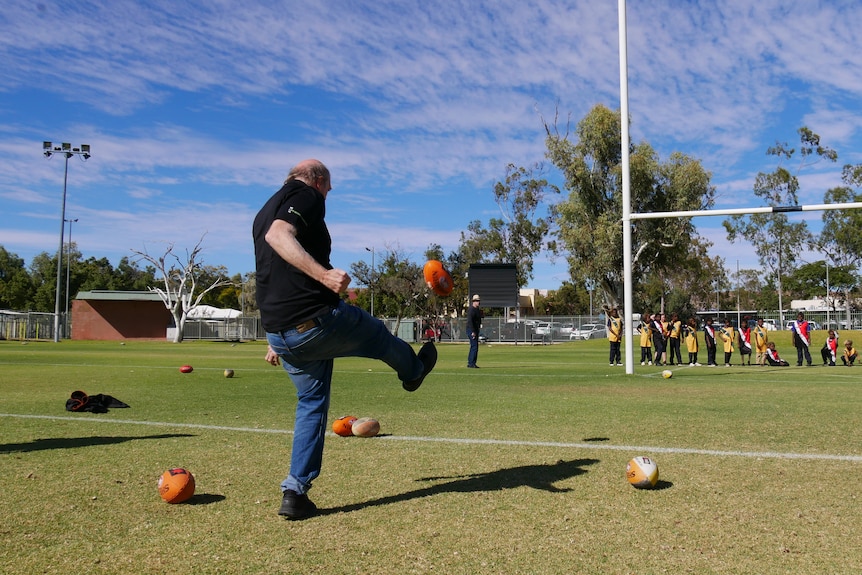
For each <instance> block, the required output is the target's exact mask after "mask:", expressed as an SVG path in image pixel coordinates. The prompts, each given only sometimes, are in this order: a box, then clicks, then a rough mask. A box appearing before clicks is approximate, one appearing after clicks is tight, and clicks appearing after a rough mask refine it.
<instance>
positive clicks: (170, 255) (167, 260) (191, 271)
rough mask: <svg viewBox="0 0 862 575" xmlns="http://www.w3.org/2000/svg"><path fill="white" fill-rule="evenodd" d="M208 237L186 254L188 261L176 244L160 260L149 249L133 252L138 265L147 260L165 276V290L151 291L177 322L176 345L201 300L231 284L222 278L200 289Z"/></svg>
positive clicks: (163, 280)
mask: <svg viewBox="0 0 862 575" xmlns="http://www.w3.org/2000/svg"><path fill="white" fill-rule="evenodd" d="M205 236H206V234H204V235H203V236H201V239H200V240H198V243H197V244H196V245H195V247H194V249H192V250H191V251H188V250H186V257H185V258H181V257H180V256H178V255H177V254H176V253H174V244H169V245H168V247H167V249H166V250H165V252H164V254H162V255H161V256H159V257H155V256H153V255H150V253H149V252H147V249H146V247H145V248H144V250H143V251H139V250H132V253H134V254H135V255H136V256H137V258H136V261H140V260H145V261H147V262H149V263H151V264H152V265H153V266H155V268H156V270H157V271H158V272H159V273H160V274H161V276H162V282H163V283H164V287H148V288H147V289H148V290H149V291H151V292H154V293H157V294H159V297H160V298H161V299H162V302H163V303H164V304H165V307H166V308H167V309H168V311H169V312H171V315H172V316H173V318H174V325H175V326H176V331H175V332H174V338H173V342H174V343H180V342H181V341H183V327H184V326H185V324H186V318H187V317H188V314H189V312H190V311H192V310H193V309H195V308H196V307H197V306H198V304H200V302H201V299H202V298H203V297H204V296H205V295H206V294H207V293H208V292H210V291H212V290H214V289H216V288H218V287H221V286H224V285H230V284H231V283H232V282H231V281H230V280H229V279H227V278H223V277H221V276H219V277H217V278H216V279H215V280H213V281H212V283H210V285H209V286H207V287H204V288H203V289H201V286H199V285H198V276H199V273H200V270H201V269H202V268H203V261H201V260H199V259H198V258H199V257H200V253H201V250H202V249H203V248H202V246H201V244H202V243H203V241H204V237H205Z"/></svg>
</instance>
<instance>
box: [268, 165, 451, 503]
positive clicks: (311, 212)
mask: <svg viewBox="0 0 862 575" xmlns="http://www.w3.org/2000/svg"><path fill="white" fill-rule="evenodd" d="M331 189H332V186H331V179H330V174H329V170H328V169H327V168H326V166H324V165H323V163H321V162H320V161H318V160H304V161H302V162H300V163H299V164H297V165H296V167H294V168H293V169H292V170H291V171H290V173H289V174H288V176H287V179H286V180H285V182H284V185H283V186H282V188H281V189H280V190H279V191H278V192H276V193H275V194H274V195H273V196H272V197H271V198H270V199H269V200H268V201H267V202H266V203H265V204H264V206H263V208H261V210H260V212H258V214H257V217H255V220H254V226H253V229H252V234H253V236H254V252H255V263H256V270H257V277H256V281H257V304H258V308H259V309H260V317H261V323H262V324H263V327H264V329H265V330H266V337H267V341H268V343H269V348H268V350H267V353H266V361H267V362H269V363H270V364H272V365H278V364H279V363H282V362H283V364H284V369H285V371H287V373H288V375H289V376H290V378H291V380H292V381H293V384H294V386H295V387H296V391H297V404H296V419H295V423H294V432H293V450H292V452H291V459H290V472H289V475H288V476H287V478H286V479H285V480H284V481H283V482H282V484H281V488H282V493H283V497H282V504H281V509H280V510H279V515H282V516H284V517H286V518H288V519H301V518H303V517H307V516H309V515H312V514H314V512H315V511H316V509H317V508H316V506H315V505H314V503H312V502H311V501H310V500H309V498H308V495H307V492H308V490H309V489H311V483H312V481H313V480H314V479H315V478H316V477H317V476H318V475H319V474H320V469H321V465H322V462H323V443H324V435H325V433H326V430H327V415H328V412H329V398H330V385H331V382H332V371H333V364H334V361H333V360H334V358H336V357H348V356H354V357H368V358H373V359H380V360H382V361H384V362H385V363H386V364H387V365H389V366H390V367H392V369H394V370H395V372H396V373H397V374H398V377H399V378H400V379H401V382H402V386H403V388H404V389H405V390H407V391H415V390H416V389H418V388H419V386H420V385H421V384H422V381H423V379H424V378H425V376H426V375H428V373H429V372H430V371H431V370H432V369H433V368H434V364H435V362H436V361H437V351H436V349H435V348H434V344H433V343H431V342H429V343H426V344H425V345H424V346H423V347H422V349H421V350H420V351H419V354H418V356H417V354H416V353H415V352H414V351H413V348H412V347H410V345H409V344H407V343H406V342H404V341H402V340H400V339H398V338H397V337H395V336H393V335H392V334H391V333H390V332H389V330H387V329H386V326H385V325H384V324H383V322H381V321H380V320H377V319H375V318H373V317H372V316H371V315H369V314H368V313H366V312H365V311H364V310H362V309H360V308H358V307H355V306H351V305H348V304H346V303H344V301H342V299H341V298H340V294H341V293H342V292H344V291H345V290H346V289H347V286H348V285H349V284H350V276H349V275H347V273H346V272H345V271H344V270H340V269H337V268H333V267H332V265H331V264H330V261H329V256H330V251H331V238H330V235H329V230H328V229H327V227H326V222H325V221H324V218H325V216H326V203H325V200H326V196H327V194H328V193H329V191H330V190H331Z"/></svg>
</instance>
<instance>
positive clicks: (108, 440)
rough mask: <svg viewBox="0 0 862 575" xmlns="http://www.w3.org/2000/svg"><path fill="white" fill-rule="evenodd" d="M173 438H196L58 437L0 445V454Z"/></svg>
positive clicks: (180, 435)
mask: <svg viewBox="0 0 862 575" xmlns="http://www.w3.org/2000/svg"><path fill="white" fill-rule="evenodd" d="M171 437H194V435H192V434H189V433H163V434H159V435H144V436H134V437H108V436H101V435H97V436H95V437H56V438H49V439H34V440H33V441H30V442H27V443H5V444H0V453H27V452H29V451H44V450H47V449H76V448H78V447H92V446H94V445H113V444H115V443H125V442H127V441H137V440H139V439H168V438H171Z"/></svg>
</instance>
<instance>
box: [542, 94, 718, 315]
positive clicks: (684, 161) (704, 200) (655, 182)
mask: <svg viewBox="0 0 862 575" xmlns="http://www.w3.org/2000/svg"><path fill="white" fill-rule="evenodd" d="M620 127H621V119H620V113H619V111H613V110H611V109H609V108H607V107H605V106H602V105H597V106H595V107H594V108H593V109H592V110H590V112H589V113H588V114H587V115H586V116H585V117H584V118H583V119H582V120H581V121H580V122H579V123H578V124H577V126H576V128H575V130H574V133H569V131H568V126H567V127H566V130H565V131H564V132H562V133H561V132H560V131H559V129H558V126H557V125H556V122H555V123H554V125H550V124H547V123H546V124H545V131H546V134H547V137H546V139H545V142H546V147H547V152H546V155H547V157H548V158H549V159H550V161H551V162H552V163H553V164H554V166H556V167H557V168H558V169H559V170H560V171H561V172H562V175H563V177H564V180H565V184H564V188H565V191H566V192H568V195H567V197H565V198H563V199H562V200H561V201H560V202H559V203H558V204H556V205H555V206H554V212H553V215H554V218H555V223H556V232H555V234H556V238H557V239H558V240H559V241H558V243H557V247H558V249H559V252H560V253H562V254H563V255H564V256H565V258H566V260H567V262H568V265H569V271H570V273H571V275H572V279H573V280H574V281H575V282H581V281H584V280H587V279H589V280H592V281H594V282H596V286H597V288H598V289H599V291H600V293H601V294H602V296H603V298H604V302H605V306H606V307H619V305H620V302H621V301H622V299H623V231H622V223H621V220H622V211H623V205H622V147H621V137H620ZM629 152H630V162H629V165H630V182H631V203H632V211H633V212H665V211H680V210H699V209H706V208H708V207H710V206H712V205H713V201H714V196H715V188H714V187H713V186H712V185H711V183H710V178H711V175H710V173H709V172H707V171H706V170H705V169H704V168H703V166H702V165H701V163H700V161H699V160H696V159H694V158H691V157H689V156H687V155H685V154H682V153H680V152H674V153H672V154H671V155H670V157H669V158H668V159H666V160H662V159H661V158H660V157H659V154H658V153H657V152H656V151H655V150H654V149H653V148H652V146H651V145H650V144H649V143H647V142H640V143H638V144H632V145H631V146H630V150H629ZM697 237H698V236H697V232H696V230H695V228H694V226H693V224H692V223H691V218H667V219H646V220H638V221H637V224H636V225H635V226H634V227H633V233H632V241H633V248H634V251H635V257H634V258H633V259H634V262H633V279H634V282H635V292H637V291H638V289H639V286H642V285H644V284H645V283H647V282H648V281H650V280H652V279H654V278H655V277H656V276H659V275H662V274H664V275H668V273H669V272H670V271H672V270H676V269H678V268H679V267H680V263H681V262H682V261H684V260H688V259H689V258H688V255H689V254H690V252H691V249H692V246H693V245H694V240H695V239H696V238H697Z"/></svg>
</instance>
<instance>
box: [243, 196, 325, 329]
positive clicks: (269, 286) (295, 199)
mask: <svg viewBox="0 0 862 575" xmlns="http://www.w3.org/2000/svg"><path fill="white" fill-rule="evenodd" d="M325 216H326V202H325V200H324V197H323V195H322V194H321V193H320V192H318V191H317V190H315V189H314V188H312V187H311V186H308V185H306V184H304V183H303V182H300V181H298V180H292V181H290V182H287V183H286V184H285V185H284V186H282V188H281V189H280V190H279V191H278V192H276V193H275V194H274V195H273V196H272V197H271V198H270V199H269V200H268V201H267V202H266V203H265V204H264V206H263V207H262V208H261V209H260V211H259V212H258V214H257V216H256V217H255V218H254V225H253V227H252V235H253V236H254V257H255V264H256V267H257V273H256V282H257V307H258V309H260V319H261V322H262V324H263V328H264V329H265V330H266V331H268V332H279V331H284V330H286V329H290V328H291V327H294V326H295V325H297V324H299V323H302V322H303V321H305V320H307V319H309V318H312V317H316V316H317V315H319V314H320V313H322V312H324V311H325V310H326V308H327V307H330V306H332V307H334V306H337V305H338V301H339V299H338V294H336V293H335V292H333V291H332V290H330V289H328V288H327V287H326V286H324V285H323V284H321V283H320V282H318V281H317V280H314V279H312V278H310V277H308V276H307V275H305V274H304V273H302V272H301V271H299V270H298V269H296V268H295V267H293V266H291V265H289V264H288V263H287V262H285V261H284V260H283V259H282V258H281V256H279V255H278V254H277V253H276V252H275V250H273V249H272V247H270V245H269V244H268V243H266V238H265V236H266V233H267V232H268V231H269V228H270V226H271V225H272V222H273V221H274V220H284V221H285V222H287V223H289V224H291V225H293V226H294V227H295V228H296V230H297V233H296V239H297V240H298V241H299V244H300V245H301V246H302V247H303V248H304V249H305V251H307V252H308V253H309V254H310V255H311V257H313V258H314V259H315V260H316V261H317V262H318V263H319V264H320V265H322V266H323V267H325V268H326V269H332V265H331V264H330V263H329V254H330V252H331V250H332V239H331V238H330V236H329V230H328V229H327V228H326V222H325V221H324V217H325Z"/></svg>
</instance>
